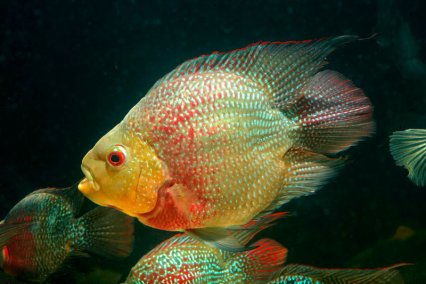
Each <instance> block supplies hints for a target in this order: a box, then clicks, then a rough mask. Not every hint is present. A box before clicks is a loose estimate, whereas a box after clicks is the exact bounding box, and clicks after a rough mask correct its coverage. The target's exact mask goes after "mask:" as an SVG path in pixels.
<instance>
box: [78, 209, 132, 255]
mask: <svg viewBox="0 0 426 284" xmlns="http://www.w3.org/2000/svg"><path fill="white" fill-rule="evenodd" d="M78 222H79V225H82V226H83V228H84V238H83V243H84V249H86V250H88V251H90V252H93V253H95V254H98V255H102V256H105V257H126V256H128V255H129V254H130V253H131V252H132V249H133V232H134V227H133V218H131V217H129V216H127V215H125V214H123V213H121V212H119V211H117V210H114V209H111V208H106V207H97V208H95V209H93V210H91V211H89V212H87V213H86V214H84V215H83V216H82V217H81V218H79V219H78Z"/></svg>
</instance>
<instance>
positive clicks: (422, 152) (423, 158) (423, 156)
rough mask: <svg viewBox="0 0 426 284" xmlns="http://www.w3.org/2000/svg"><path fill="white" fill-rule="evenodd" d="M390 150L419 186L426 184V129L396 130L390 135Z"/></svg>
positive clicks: (398, 163) (399, 164)
mask: <svg viewBox="0 0 426 284" xmlns="http://www.w3.org/2000/svg"><path fill="white" fill-rule="evenodd" d="M390 151H391V154H392V156H393V158H394V159H395V161H396V164H397V165H398V166H404V167H405V168H406V169H407V170H408V173H409V174H408V177H409V178H410V179H411V181H413V182H414V183H415V184H416V185H418V186H425V185H426V130H425V129H408V130H405V131H396V132H394V133H393V134H392V135H391V137H390Z"/></svg>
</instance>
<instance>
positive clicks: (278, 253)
mask: <svg viewBox="0 0 426 284" xmlns="http://www.w3.org/2000/svg"><path fill="white" fill-rule="evenodd" d="M253 246H255V247H256V248H255V249H253V250H250V251H246V252H244V253H240V254H237V255H235V256H234V257H233V258H231V259H229V260H228V262H227V267H228V271H229V273H230V275H229V276H228V277H227V279H228V280H229V282H230V283H234V282H233V279H234V280H239V281H241V280H246V281H249V282H250V283H251V282H253V281H262V282H264V281H265V280H267V279H270V277H271V274H274V273H276V272H277V271H279V270H280V269H282V265H283V264H284V262H285V259H286V257H287V249H286V248H284V247H283V246H282V245H280V244H279V243H277V242H276V241H274V240H271V239H261V240H259V241H258V242H256V243H254V244H253ZM235 267H238V268H239V269H238V270H236V269H234V268H235ZM245 277H246V278H245ZM236 282H237V281H235V283H236ZM242 282H244V283H245V281H242Z"/></svg>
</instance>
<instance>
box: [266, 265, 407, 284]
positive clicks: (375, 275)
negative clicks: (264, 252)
mask: <svg viewBox="0 0 426 284" xmlns="http://www.w3.org/2000/svg"><path fill="white" fill-rule="evenodd" d="M393 268H395V266H392V267H388V268H379V269H321V268H316V267H311V266H305V265H299V264H289V265H286V266H284V268H283V269H282V270H281V271H280V273H279V275H276V276H274V278H273V279H272V280H271V281H269V282H268V283H269V284H284V283H295V282H294V280H295V279H297V280H298V281H300V283H302V282H303V283H324V284H334V283H340V284H356V283H363V284H385V283H386V284H402V283H404V280H403V279H402V277H401V274H400V273H399V272H398V271H397V270H394V269H393ZM297 283H299V282H297Z"/></svg>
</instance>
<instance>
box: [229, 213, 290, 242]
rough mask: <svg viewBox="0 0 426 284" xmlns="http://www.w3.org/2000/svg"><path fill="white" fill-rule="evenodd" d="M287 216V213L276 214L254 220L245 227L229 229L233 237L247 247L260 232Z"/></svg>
mask: <svg viewBox="0 0 426 284" xmlns="http://www.w3.org/2000/svg"><path fill="white" fill-rule="evenodd" d="M285 215H287V213H286V212H276V213H273V214H268V215H265V216H262V217H260V218H257V219H253V220H251V221H250V222H248V223H247V224H245V225H242V226H236V227H235V226H234V227H230V228H228V230H229V231H230V233H231V234H232V236H233V237H235V238H236V239H237V240H238V242H239V243H240V244H242V245H244V246H245V245H247V244H248V243H249V242H250V240H251V239H252V238H253V237H254V236H255V235H256V234H258V233H259V232H260V231H262V230H264V229H266V228H268V227H270V226H273V225H274V222H275V221H277V220H279V219H281V218H283V217H284V216H285Z"/></svg>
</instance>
